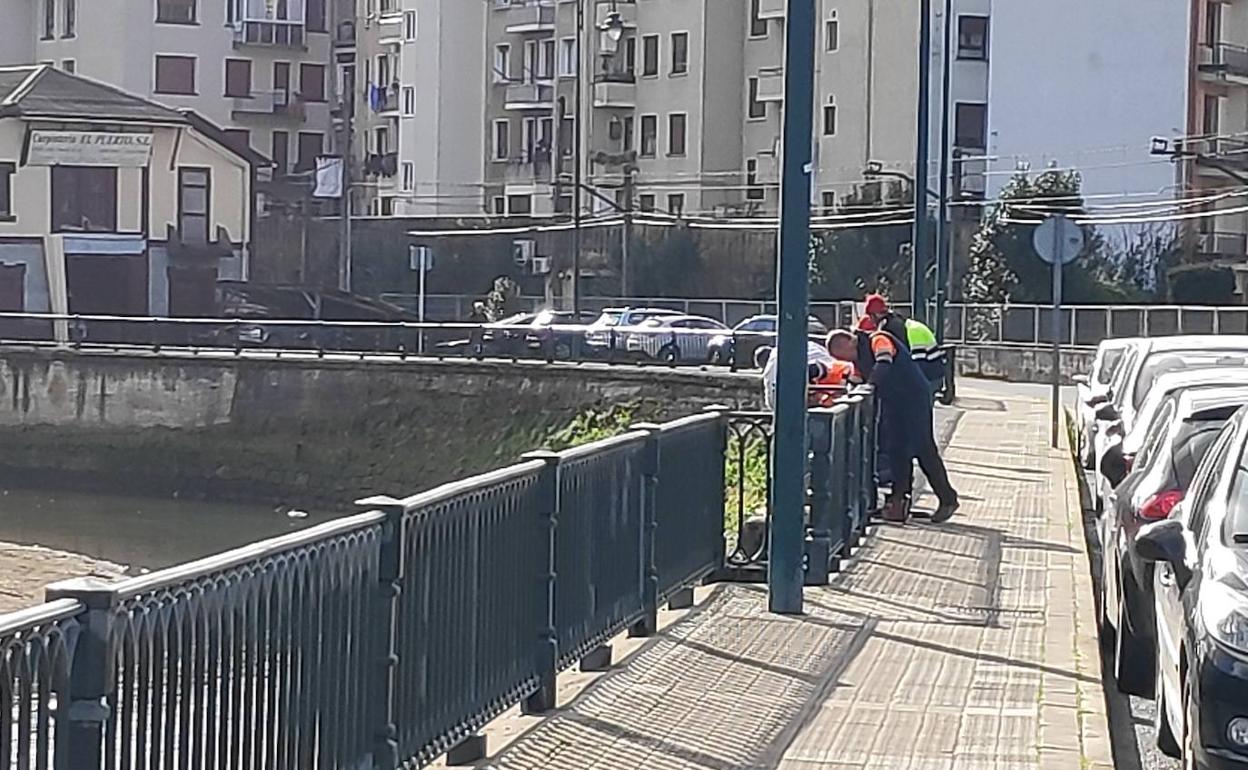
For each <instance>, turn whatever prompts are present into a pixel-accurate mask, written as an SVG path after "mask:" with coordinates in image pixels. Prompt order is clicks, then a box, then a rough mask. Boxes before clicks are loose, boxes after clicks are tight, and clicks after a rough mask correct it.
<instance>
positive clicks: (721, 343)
mask: <svg viewBox="0 0 1248 770" xmlns="http://www.w3.org/2000/svg"><path fill="white" fill-rule="evenodd" d="M806 330H807V334H808V335H809V336H810V338H811V339H812V340H814V341H815V342H820V343H821V342H823V341H824V340H825V339H826V338H827V336H828V327H827V326H825V325H824V323H823V321H820V320H819V319H818V318H816V317H815V316H813V315H812V316H810V318H809V319H808V321H807V324H806ZM775 344H776V316H774V315H756V316H751V317H750V318H747V319H745V320H744V321H742V322H741V323H739V324H737V325H736V326H734V327H732V330H731V331H730V332H726V333H724V334H721V335H718V336H716V337H714V338H712V339H711V344H710V348H709V349H708V350H707V356H708V359H709V361H710V362H711V363H712V364H718V365H720V366H732V367H734V368H744V369H749V368H751V367H753V366H754V353H755V351H757V350H758V349H759V348H761V347H774V346H775Z"/></svg>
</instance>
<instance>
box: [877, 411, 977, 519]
mask: <svg viewBox="0 0 1248 770" xmlns="http://www.w3.org/2000/svg"><path fill="white" fill-rule="evenodd" d="M885 410H886V412H887V411H888V407H887V406H886V407H885ZM897 411H904V412H905V414H897ZM880 432H881V434H882V436H883V438H884V442H885V443H884V445H885V446H886V447H887V452H888V465H889V470H890V471H892V477H893V495H895V496H896V495H909V494H911V492H912V491H913V489H914V461H915V460H916V459H917V460H918V461H919V468H920V469H921V470H922V471H923V475H924V476H926V477H927V482H928V483H929V484H931V486H932V492H934V493H935V495H936V498H937V499H938V500H940V502H941V503H953V502H955V501H956V500H957V499H958V493H957V492H956V491H954V489H953V485H952V484H950V483H949V473H948V471H946V470H945V461H944V460H942V459H941V457H940V447H938V446H937V445H936V433H935V430H934V428H933V426H932V410H931V408H930V407H927V408H923V407H922V406H921V405H920V407H919V408H908V409H904V410H894V411H893V413H892V414H890V415H889V419H887V420H881V431H880Z"/></svg>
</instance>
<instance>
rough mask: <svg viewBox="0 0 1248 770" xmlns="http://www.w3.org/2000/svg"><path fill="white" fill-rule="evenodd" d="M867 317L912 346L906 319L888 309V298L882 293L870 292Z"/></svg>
mask: <svg viewBox="0 0 1248 770" xmlns="http://www.w3.org/2000/svg"><path fill="white" fill-rule="evenodd" d="M866 312H867V315H866V317H867V318H870V319H871V321H872V322H873V323H874V324H875V328H876V329H879V330H880V331H885V332H888V333H889V334H891V335H892V336H893V339H895V340H897V341H898V342H900V343H901V344H902V345H905V346H906V347H907V348H909V347H910V343H909V338H910V335H909V334H908V333H907V332H906V319H904V318H902V317H901V316H899V315H897V314H896V313H894V312H893V311H891V310H889V309H888V300H886V299H884V296H883V295H881V294H868V295H867V300H866Z"/></svg>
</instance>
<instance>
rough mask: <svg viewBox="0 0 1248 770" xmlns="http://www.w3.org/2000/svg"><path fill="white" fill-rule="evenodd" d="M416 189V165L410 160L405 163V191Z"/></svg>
mask: <svg viewBox="0 0 1248 770" xmlns="http://www.w3.org/2000/svg"><path fill="white" fill-rule="evenodd" d="M415 187H416V164H415V163H412V162H411V161H410V160H405V161H403V189H404V190H407V191H409V192H410V191H411V190H412V189H413V188H415Z"/></svg>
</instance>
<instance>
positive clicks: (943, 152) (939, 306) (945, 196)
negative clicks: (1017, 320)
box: [932, 0, 954, 342]
mask: <svg viewBox="0 0 1248 770" xmlns="http://www.w3.org/2000/svg"><path fill="white" fill-rule="evenodd" d="M941 18H942V19H943V22H944V25H945V28H944V32H945V35H944V41H945V42H944V48H943V50H942V52H941V57H940V64H941V72H940V188H939V190H940V205H939V207H938V210H937V214H936V286H935V291H936V318H935V320H934V321H933V322H932V326H933V327H935V330H936V338H937V339H938V340H940V341H942V342H943V341H944V339H945V303H946V302H948V301H949V298H948V296H947V294H948V287H949V271H950V268H951V265H950V261H951V260H950V256H951V249H950V235H951V232H950V231H951V229H952V228H951V226H950V222H949V160H950V158H949V123H950V116H949V100H950V98H951V97H952V88H953V56H952V53H953V45H954V39H953V34H954V29H953V0H945V15H944V16H942V17H941Z"/></svg>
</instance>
